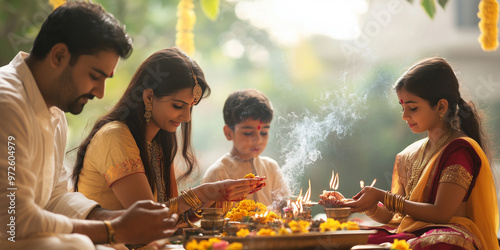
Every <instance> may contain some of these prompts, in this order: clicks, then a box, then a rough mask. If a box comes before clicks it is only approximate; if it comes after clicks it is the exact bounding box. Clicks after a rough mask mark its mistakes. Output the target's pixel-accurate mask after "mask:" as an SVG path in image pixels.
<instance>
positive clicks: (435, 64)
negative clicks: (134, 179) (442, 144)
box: [394, 57, 488, 155]
mask: <svg viewBox="0 0 500 250" xmlns="http://www.w3.org/2000/svg"><path fill="white" fill-rule="evenodd" d="M459 87H460V85H459V83H458V79H457V77H456V76H455V73H454V72H453V69H452V68H451V66H450V65H449V64H448V62H446V60H444V59H443V58H440V57H431V58H427V59H424V60H422V61H420V62H418V63H417V64H415V65H413V66H412V67H411V68H410V69H409V70H408V71H407V72H406V73H405V74H404V75H403V76H402V77H401V78H400V79H399V80H398V81H397V82H396V84H395V85H394V89H395V90H396V91H399V90H401V89H405V90H406V91H408V92H410V93H412V94H414V95H416V96H418V97H420V98H422V99H425V100H427V101H428V102H429V104H430V106H431V107H435V106H436V105H437V103H438V102H439V100H441V99H446V100H447V101H448V112H447V113H446V114H445V115H446V120H447V121H449V123H450V126H451V127H452V128H455V129H458V130H460V131H462V132H463V133H465V134H466V135H467V136H469V137H471V138H472V139H474V140H475V141H476V142H477V143H478V144H479V146H481V148H482V149H483V151H484V152H485V153H486V155H488V152H487V147H488V143H487V140H486V137H485V133H484V130H483V127H482V125H481V119H482V116H481V114H480V113H479V111H478V110H477V109H476V106H475V105H474V103H473V102H472V101H469V102H466V101H464V99H462V97H461V95H460V91H459Z"/></svg>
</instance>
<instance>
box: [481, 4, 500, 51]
mask: <svg viewBox="0 0 500 250" xmlns="http://www.w3.org/2000/svg"><path fill="white" fill-rule="evenodd" d="M477 17H479V18H480V19H481V21H479V24H478V26H479V30H481V35H480V36H479V38H478V41H479V43H480V44H481V47H482V48H483V50H484V51H494V50H496V49H497V48H498V2H497V1H496V0H481V2H480V3H479V12H478V13H477Z"/></svg>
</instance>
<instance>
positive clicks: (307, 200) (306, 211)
mask: <svg viewBox="0 0 500 250" xmlns="http://www.w3.org/2000/svg"><path fill="white" fill-rule="evenodd" d="M300 201H301V202H302V204H301V205H302V212H301V213H300V218H301V219H303V220H312V215H311V208H312V207H313V206H314V205H316V204H317V203H314V202H311V179H309V188H308V189H307V192H306V193H305V194H304V197H303V198H302V199H301V200H300Z"/></svg>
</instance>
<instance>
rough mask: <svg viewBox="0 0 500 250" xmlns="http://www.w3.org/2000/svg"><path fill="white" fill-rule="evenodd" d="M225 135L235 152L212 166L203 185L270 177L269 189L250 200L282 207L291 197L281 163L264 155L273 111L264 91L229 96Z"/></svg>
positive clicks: (225, 107) (237, 92)
mask: <svg viewBox="0 0 500 250" xmlns="http://www.w3.org/2000/svg"><path fill="white" fill-rule="evenodd" d="M223 114H224V122H225V125H224V135H225V136H226V138H227V140H229V141H233V147H232V148H231V151H230V152H229V153H227V154H225V155H223V156H222V157H221V158H220V159H218V160H217V161H216V162H215V163H214V164H212V166H210V167H209V168H208V170H207V172H206V173H205V176H204V177H203V181H202V182H203V183H206V182H213V181H219V180H225V179H240V178H243V177H244V176H245V175H247V174H249V173H253V174H254V175H256V176H260V177H267V180H266V186H265V187H264V188H263V189H262V190H261V191H259V192H258V193H254V194H251V195H249V196H248V197H247V199H251V200H255V201H258V202H260V203H262V204H264V205H266V206H270V205H273V206H272V208H278V207H279V206H280V205H281V204H280V203H281V202H283V201H286V200H287V199H288V196H289V193H290V191H289V188H288V186H287V185H286V183H285V182H284V180H283V176H282V175H281V172H280V168H279V165H278V163H277V162H276V161H275V160H273V159H271V158H269V157H264V156H260V154H261V153H262V151H264V149H265V148H266V146H267V140H268V138H269V129H270V124H271V120H272V119H273V108H272V106H271V103H270V102H269V100H268V99H267V97H266V96H265V95H264V94H263V93H262V92H260V91H258V90H254V89H244V90H238V91H235V92H233V93H232V94H230V95H229V97H228V98H227V100H226V103H225V104H224V110H223Z"/></svg>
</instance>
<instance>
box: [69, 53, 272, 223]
mask: <svg viewBox="0 0 500 250" xmlns="http://www.w3.org/2000/svg"><path fill="white" fill-rule="evenodd" d="M209 92H210V88H209V86H208V84H207V82H206V80H205V76H204V74H203V71H202V69H201V68H200V66H199V65H198V64H197V63H196V62H195V61H194V60H193V59H192V58H190V57H189V56H187V55H186V54H185V53H184V52H182V51H180V50H179V49H178V48H174V47H172V48H166V49H162V50H159V51H156V52H155V53H153V54H152V55H151V56H149V57H148V58H147V59H146V60H145V61H144V62H143V63H142V64H141V65H140V67H139V68H138V69H137V71H136V73H135V74H134V77H133V78H132V80H131V82H130V84H129V86H128V88H127V90H126V91H125V93H124V94H123V96H122V98H121V99H120V100H119V101H118V103H117V104H116V105H115V106H114V107H113V108H112V109H111V110H110V111H109V112H108V113H107V114H106V115H104V116H102V117H101V118H99V119H98V121H97V122H96V124H95V125H94V127H93V128H92V130H91V132H90V133H89V135H88V136H87V137H86V139H85V140H84V141H83V142H82V143H81V145H80V146H79V147H78V154H77V160H76V163H75V168H74V171H73V181H74V190H75V191H79V192H81V193H83V194H84V195H85V196H87V197H88V198H90V199H93V200H96V201H97V202H99V204H100V205H101V206H102V207H103V208H106V209H112V210H117V209H124V208H127V207H129V206H131V205H132V204H133V203H134V202H135V201H137V200H153V201H156V202H160V203H164V204H166V205H167V206H168V207H169V208H170V211H171V212H172V213H178V214H180V215H183V216H182V219H184V221H185V222H187V223H190V221H189V219H190V218H191V219H198V218H200V216H201V215H200V214H199V212H200V208H202V207H208V206H210V205H211V204H212V203H213V202H226V201H239V200H242V199H244V198H245V197H246V196H247V195H248V194H249V193H252V192H256V191H258V190H260V188H261V187H262V184H263V183H262V181H263V178H253V179H240V180H225V181H220V182H212V183H205V184H202V185H199V186H197V187H193V188H189V189H187V190H185V191H181V192H180V194H179V192H178V189H177V181H178V180H183V179H185V178H187V177H188V176H190V175H191V173H192V172H193V171H195V170H196V169H197V167H198V163H197V160H196V157H195V154H194V150H193V149H192V147H191V124H192V121H191V113H192V111H193V108H194V107H195V106H196V105H198V104H199V102H200V101H201V100H202V99H203V98H205V97H206V96H208V94H209ZM177 159H179V160H180V161H176V160H177ZM176 163H184V165H186V167H185V170H184V172H182V171H181V170H179V169H178V168H176ZM179 172H180V175H179ZM242 177H243V176H242Z"/></svg>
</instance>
